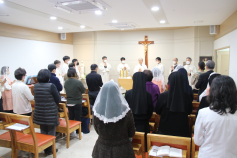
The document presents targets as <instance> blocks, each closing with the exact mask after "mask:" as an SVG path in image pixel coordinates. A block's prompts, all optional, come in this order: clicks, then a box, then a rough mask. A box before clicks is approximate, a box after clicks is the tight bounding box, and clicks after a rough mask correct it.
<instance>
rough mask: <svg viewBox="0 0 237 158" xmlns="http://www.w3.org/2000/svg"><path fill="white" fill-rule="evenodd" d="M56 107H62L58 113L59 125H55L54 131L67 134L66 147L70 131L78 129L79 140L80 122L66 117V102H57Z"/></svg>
mask: <svg viewBox="0 0 237 158" xmlns="http://www.w3.org/2000/svg"><path fill="white" fill-rule="evenodd" d="M58 108H61V109H63V112H61V113H59V117H60V118H59V126H57V127H56V132H59V133H65V134H67V148H69V141H70V133H72V132H74V131H75V130H77V129H78V130H79V139H80V140H81V122H80V121H75V120H69V119H68V115H67V108H66V104H64V103H59V105H58Z"/></svg>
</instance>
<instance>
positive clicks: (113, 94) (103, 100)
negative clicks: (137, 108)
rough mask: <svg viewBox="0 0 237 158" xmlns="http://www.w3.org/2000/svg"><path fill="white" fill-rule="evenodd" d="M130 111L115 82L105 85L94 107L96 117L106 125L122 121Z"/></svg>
mask: <svg viewBox="0 0 237 158" xmlns="http://www.w3.org/2000/svg"><path fill="white" fill-rule="evenodd" d="M129 110H130V108H129V105H128V103H127V101H126V100H125V98H124V97H123V95H122V94H121V93H120V90H119V87H118V85H117V84H116V83H115V82H114V81H109V82H107V83H106V84H104V85H103V87H102V88H101V90H100V92H99V94H98V96H97V98H96V101H95V104H94V106H93V111H94V116H96V117H98V118H99V119H100V120H101V121H103V122H104V123H110V122H113V123H115V122H117V121H119V120H121V119H122V118H124V117H125V116H126V114H127V113H128V111H129Z"/></svg>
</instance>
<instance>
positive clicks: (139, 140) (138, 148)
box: [132, 132, 146, 158]
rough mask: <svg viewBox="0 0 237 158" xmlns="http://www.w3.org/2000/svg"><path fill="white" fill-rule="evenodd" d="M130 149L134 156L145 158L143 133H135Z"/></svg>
mask: <svg viewBox="0 0 237 158" xmlns="http://www.w3.org/2000/svg"><path fill="white" fill-rule="evenodd" d="M132 147H133V151H134V154H136V155H142V158H145V152H146V151H145V133H142V132H136V133H135V135H134V136H133V138H132Z"/></svg>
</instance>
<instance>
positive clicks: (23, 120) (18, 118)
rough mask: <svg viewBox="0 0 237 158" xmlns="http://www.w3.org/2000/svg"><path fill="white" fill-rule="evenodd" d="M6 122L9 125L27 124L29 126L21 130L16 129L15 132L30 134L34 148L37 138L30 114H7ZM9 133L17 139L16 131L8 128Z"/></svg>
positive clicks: (36, 144)
mask: <svg viewBox="0 0 237 158" xmlns="http://www.w3.org/2000/svg"><path fill="white" fill-rule="evenodd" d="M7 117H8V123H9V124H10V125H13V124H15V123H20V124H24V125H28V126H29V127H28V128H26V129H24V130H23V131H17V132H22V133H23V134H30V135H32V138H33V142H34V147H35V150H36V147H37V146H38V142H37V138H36V135H35V129H34V124H33V120H32V117H31V116H24V115H17V114H8V115H7ZM10 133H11V134H12V135H13V137H14V138H16V139H15V141H16V140H17V135H16V131H14V130H10Z"/></svg>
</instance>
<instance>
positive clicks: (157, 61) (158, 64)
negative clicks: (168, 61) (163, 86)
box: [155, 57, 165, 77]
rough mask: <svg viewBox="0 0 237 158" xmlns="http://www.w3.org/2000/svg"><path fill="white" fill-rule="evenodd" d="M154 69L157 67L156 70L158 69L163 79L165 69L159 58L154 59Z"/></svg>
mask: <svg viewBox="0 0 237 158" xmlns="http://www.w3.org/2000/svg"><path fill="white" fill-rule="evenodd" d="M155 67H157V68H159V69H160V71H161V74H162V76H163V77H164V76H165V67H164V65H163V64H162V63H161V58H160V57H157V58H156V66H155Z"/></svg>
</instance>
